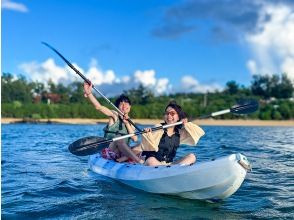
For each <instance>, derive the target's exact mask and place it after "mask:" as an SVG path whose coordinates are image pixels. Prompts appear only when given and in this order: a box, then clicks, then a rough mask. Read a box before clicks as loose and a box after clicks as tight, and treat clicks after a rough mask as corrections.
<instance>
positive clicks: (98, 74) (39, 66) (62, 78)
mask: <svg viewBox="0 0 294 220" xmlns="http://www.w3.org/2000/svg"><path fill="white" fill-rule="evenodd" d="M73 65H74V66H75V67H76V68H77V69H78V70H79V71H80V72H81V73H83V74H84V75H85V76H86V77H87V78H88V79H89V80H91V82H92V83H93V84H94V85H95V86H100V87H101V86H103V88H107V89H108V90H113V91H116V93H120V92H122V91H123V90H126V89H130V88H136V87H137V86H138V85H140V84H142V85H143V86H145V87H148V88H149V89H151V90H152V91H153V92H154V93H155V94H157V95H160V94H164V93H169V91H170V88H171V85H170V84H169V80H168V79H167V78H159V79H157V78H156V76H155V75H156V73H155V71H154V70H146V71H142V70H137V71H135V72H134V74H133V75H132V76H122V77H121V78H119V77H117V76H116V74H115V72H114V71H113V70H106V71H103V70H102V69H101V68H100V67H97V66H98V63H97V61H96V60H95V59H92V60H91V62H90V67H89V69H88V70H87V71H84V70H83V69H82V68H80V67H79V66H78V65H77V64H75V63H73ZM19 68H20V69H21V70H22V71H24V73H26V75H28V76H29V78H30V79H31V80H32V81H38V82H42V83H47V82H48V80H52V81H53V82H54V83H55V84H58V83H63V84H69V83H71V82H73V81H80V80H81V79H80V78H79V76H78V75H77V74H75V72H74V71H73V70H72V69H71V68H70V67H68V66H67V65H64V66H63V67H60V66H58V65H57V64H56V63H55V61H54V60H53V59H52V58H49V59H48V60H46V61H44V62H43V63H37V62H29V63H23V64H21V65H20V66H19ZM107 85H109V86H107ZM111 87H112V89H111ZM113 87H116V88H115V89H113ZM106 92H108V91H106ZM108 93H110V94H112V95H115V94H114V93H113V92H112V91H110V92H108Z"/></svg>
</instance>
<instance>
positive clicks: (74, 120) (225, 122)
mask: <svg viewBox="0 0 294 220" xmlns="http://www.w3.org/2000/svg"><path fill="white" fill-rule="evenodd" d="M132 120H133V121H134V123H136V124H141V125H155V124H159V123H160V122H162V120H161V119H132ZM107 121H108V119H87V118H85V119H84V118H51V119H38V120H32V119H23V118H1V124H14V123H46V124H104V123H107ZM193 122H194V123H195V124H197V125H201V126H203V125H204V126H291V127H293V126H294V120H283V121H274V120H251V119H250V120H246V119H234V120H216V119H201V120H194V121H193Z"/></svg>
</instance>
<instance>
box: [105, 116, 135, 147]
mask: <svg viewBox="0 0 294 220" xmlns="http://www.w3.org/2000/svg"><path fill="white" fill-rule="evenodd" d="M103 131H104V138H106V139H108V140H109V139H112V138H115V137H117V136H122V135H126V134H129V133H128V129H127V127H126V125H125V124H124V123H123V121H122V120H121V118H120V117H118V120H116V122H114V123H113V124H112V125H110V126H109V125H106V127H105V128H103ZM124 140H125V142H126V143H127V144H129V142H130V138H126V139H124Z"/></svg>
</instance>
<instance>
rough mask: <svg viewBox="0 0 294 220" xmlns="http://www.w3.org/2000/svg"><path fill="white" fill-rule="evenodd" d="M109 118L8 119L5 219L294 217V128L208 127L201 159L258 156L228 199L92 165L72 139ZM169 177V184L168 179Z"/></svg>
mask: <svg viewBox="0 0 294 220" xmlns="http://www.w3.org/2000/svg"><path fill="white" fill-rule="evenodd" d="M102 128H103V126H102V125H54V124H51V125H39V124H14V125H2V143H1V149H2V161H1V163H2V176H1V183H2V201H1V203H2V207H1V211H2V213H1V214H2V219H36V218H39V219H102V218H103V219H293V218H294V127H205V126H204V127H203V129H204V130H205V132H206V135H205V136H204V137H203V138H202V139H201V140H200V142H199V144H198V146H197V147H196V148H191V147H182V148H181V149H180V150H179V152H178V156H181V155H183V154H186V153H187V152H194V153H196V154H197V156H198V161H206V160H211V159H213V158H217V157H220V156H225V155H228V154H231V153H236V152H240V153H243V154H244V155H246V156H247V157H248V159H249V161H250V162H251V163H252V166H253V170H252V172H250V173H248V175H247V177H246V179H245V181H244V183H243V184H242V186H241V188H240V189H239V190H238V191H237V192H236V193H235V194H233V195H232V196H231V197H230V198H228V199H226V200H225V201H222V202H220V203H208V202H204V201H195V200H188V199H181V198H177V197H170V196H162V195H156V194H150V193H146V192H143V191H139V190H135V189H133V188H130V187H128V186H125V185H123V184H120V183H117V182H115V181H113V180H111V179H108V178H105V177H102V176H98V175H94V174H93V173H92V172H91V171H89V170H88V166H87V157H77V156H74V155H72V154H70V153H69V152H68V150H67V147H68V145H69V144H70V143H71V142H73V141H75V140H76V139H78V138H81V137H85V136H91V135H95V136H97V135H98V136H102ZM167 184H168V183H167Z"/></svg>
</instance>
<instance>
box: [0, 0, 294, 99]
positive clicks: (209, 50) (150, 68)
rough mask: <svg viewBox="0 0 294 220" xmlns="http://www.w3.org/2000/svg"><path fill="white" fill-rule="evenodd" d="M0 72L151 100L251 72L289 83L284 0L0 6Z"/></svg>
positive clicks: (290, 21)
mask: <svg viewBox="0 0 294 220" xmlns="http://www.w3.org/2000/svg"><path fill="white" fill-rule="evenodd" d="M1 3H2V5H1V8H2V10H1V13H2V15H1V18H2V27H1V29H2V36H1V37H2V41H1V44H2V47H1V48H2V60H1V62H2V66H1V67H2V72H10V73H13V74H15V75H19V74H23V75H25V76H26V77H27V78H28V79H30V80H34V81H40V82H46V81H47V80H48V79H51V80H53V81H54V82H56V83H58V82H62V83H69V82H72V81H74V80H80V79H79V78H78V77H77V76H76V75H75V74H74V73H73V72H71V71H70V70H69V68H68V67H66V65H65V64H64V62H63V61H62V60H61V59H60V58H59V57H58V56H57V55H56V54H54V53H53V52H52V51H51V50H49V49H48V48H46V47H45V46H44V45H42V44H41V41H45V42H47V43H49V44H51V45H52V46H53V47H55V48H56V49H57V50H59V52H61V53H62V54H63V55H64V56H65V57H66V58H67V59H69V60H70V61H71V62H73V63H74V64H75V65H76V66H77V67H78V68H79V69H80V70H81V71H82V72H83V73H84V74H85V75H86V76H87V77H88V78H89V79H90V80H92V81H93V83H94V84H95V85H96V86H97V87H98V88H100V90H101V91H102V92H104V93H105V94H106V95H110V96H111V95H115V94H118V93H120V92H122V90H124V89H129V88H132V87H136V86H138V85H139V84H143V85H144V86H147V87H149V88H151V89H152V90H153V91H154V92H156V93H157V94H163V93H170V92H207V91H213V90H216V89H218V90H221V89H223V88H224V86H225V84H226V82H228V81H230V80H235V81H236V82H237V83H239V84H242V85H245V86H248V85H250V81H251V80H252V74H274V73H281V72H286V73H287V74H288V75H289V77H290V78H291V79H294V2H293V1H290V0H275V1H274V0H272V1H271V0H267V1H265V0H256V1H247V0H239V1H234V0H207V1H204V0H194V1H191V0H176V1H169V0H141V1H138V0H137V1H135V0H129V1H125V0H75V1H70V0H59V1H57V0H42V1H40V0H27V1H24V0H2V2H1Z"/></svg>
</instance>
